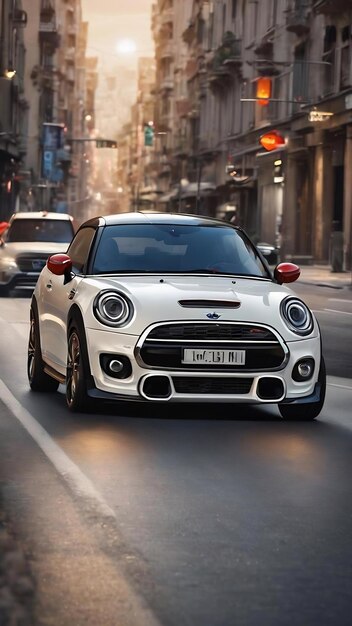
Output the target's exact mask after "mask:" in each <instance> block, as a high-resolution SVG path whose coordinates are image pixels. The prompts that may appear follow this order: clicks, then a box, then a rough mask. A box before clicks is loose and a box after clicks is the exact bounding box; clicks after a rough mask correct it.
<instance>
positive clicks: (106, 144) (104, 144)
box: [95, 139, 117, 149]
mask: <svg viewBox="0 0 352 626" xmlns="http://www.w3.org/2000/svg"><path fill="white" fill-rule="evenodd" d="M95 145H96V147H97V148H115V149H116V148H117V141H113V140H112V139H96V140H95Z"/></svg>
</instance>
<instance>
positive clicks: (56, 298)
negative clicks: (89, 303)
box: [40, 227, 96, 373]
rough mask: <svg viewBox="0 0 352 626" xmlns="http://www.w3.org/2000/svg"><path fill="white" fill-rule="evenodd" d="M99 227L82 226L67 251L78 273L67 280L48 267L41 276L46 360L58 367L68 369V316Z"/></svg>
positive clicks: (42, 336)
mask: <svg viewBox="0 0 352 626" xmlns="http://www.w3.org/2000/svg"><path fill="white" fill-rule="evenodd" d="M95 233H96V229H95V228H92V227H81V229H80V230H79V231H78V232H77V234H76V236H75V238H74V239H73V241H72V243H71V245H70V247H69V249H68V251H67V254H68V255H69V256H70V257H71V259H72V272H73V274H74V277H73V278H72V280H70V281H69V282H66V280H65V277H64V276H56V275H55V274H52V273H51V272H50V271H49V270H48V269H47V268H45V270H44V272H45V273H43V279H44V280H41V293H40V330H41V345H42V354H43V358H44V360H45V361H46V362H47V363H48V364H49V365H51V366H52V367H54V368H55V369H56V370H57V371H59V372H61V373H65V371H66V358H67V316H68V312H69V309H70V308H71V306H72V294H73V293H74V292H75V291H76V290H77V289H78V286H79V284H80V282H81V281H82V280H84V268H85V266H86V263H87V259H88V256H89V252H90V249H91V246H92V243H93V240H94V236H95Z"/></svg>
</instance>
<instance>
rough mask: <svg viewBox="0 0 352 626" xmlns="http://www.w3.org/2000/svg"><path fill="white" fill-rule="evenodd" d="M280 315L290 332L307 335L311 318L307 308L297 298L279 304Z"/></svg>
mask: <svg viewBox="0 0 352 626" xmlns="http://www.w3.org/2000/svg"><path fill="white" fill-rule="evenodd" d="M281 314H282V317H283V318H284V320H285V322H286V324H287V326H288V327H289V329H290V330H293V332H295V333H297V335H309V334H310V333H311V332H312V330H313V317H312V314H311V312H310V310H309V309H308V307H307V306H306V305H305V304H304V302H302V301H301V300H299V299H298V298H286V299H285V300H283V302H282V303H281Z"/></svg>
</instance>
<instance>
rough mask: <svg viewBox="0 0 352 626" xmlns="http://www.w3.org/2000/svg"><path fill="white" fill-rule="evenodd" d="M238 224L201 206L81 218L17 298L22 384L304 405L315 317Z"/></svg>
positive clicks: (321, 369)
mask: <svg viewBox="0 0 352 626" xmlns="http://www.w3.org/2000/svg"><path fill="white" fill-rule="evenodd" d="M299 274H300V270H299V268H298V267H297V266H296V265H293V264H291V263H281V264H280V265H278V266H277V267H276V268H275V270H274V274H273V275H272V274H271V272H270V270H269V267H268V265H267V263H266V261H265V259H264V257H263V256H262V255H261V253H260V252H259V251H258V250H257V249H256V248H255V246H254V245H253V244H252V243H251V241H250V240H249V239H248V237H247V236H246V234H245V233H244V232H243V231H242V230H241V229H239V228H237V227H235V226H233V225H231V224H229V223H227V222H221V221H217V220H212V219H209V218H205V217H199V216H194V215H182V214H168V213H124V214H120V215H109V216H106V217H97V218H94V219H91V220H89V221H87V222H85V223H84V224H83V225H82V226H81V227H80V229H79V230H78V232H77V233H76V235H75V237H74V239H73V241H72V243H71V245H70V246H69V248H68V250H67V254H54V255H53V256H51V257H49V259H48V261H47V264H46V267H45V268H44V269H43V270H42V272H41V274H40V277H39V280H38V282H37V285H36V288H35V291H34V293H33V298H32V302H31V326H30V336H29V346H28V377H29V383H30V386H31V388H32V390H33V391H55V390H56V389H57V388H58V385H59V383H65V384H66V398H67V404H68V407H69V408H70V409H71V410H72V411H83V410H85V409H87V408H88V407H90V406H91V404H92V400H93V399H96V400H98V399H99V400H108V401H115V400H116V401H118V402H121V401H122V400H129V401H136V400H139V401H144V402H148V401H149V402H164V403H167V402H207V403H208V402H213V403H217V402H228V403H256V404H270V403H271V404H273V403H275V404H277V405H278V407H279V410H280V413H281V415H282V416H283V417H284V418H287V419H298V420H310V419H314V418H315V417H316V416H317V415H318V414H319V412H320V411H321V409H322V406H323V403H324V397H325V388H326V374H325V366H324V360H323V357H322V354H321V338H320V332H319V327H318V324H317V322H316V320H315V318H314V316H313V314H312V313H311V311H310V310H309V309H308V307H307V306H306V305H305V304H304V303H303V302H302V301H301V300H300V299H299V298H298V297H297V296H296V295H295V294H294V293H293V292H292V291H291V290H290V289H289V288H287V287H286V286H283V283H291V282H293V281H294V280H296V279H297V278H298V276H299Z"/></svg>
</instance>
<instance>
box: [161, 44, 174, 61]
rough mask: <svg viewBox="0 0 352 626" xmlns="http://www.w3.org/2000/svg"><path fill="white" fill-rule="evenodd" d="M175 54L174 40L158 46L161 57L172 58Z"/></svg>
mask: <svg viewBox="0 0 352 626" xmlns="http://www.w3.org/2000/svg"><path fill="white" fill-rule="evenodd" d="M173 56H174V44H173V41H165V42H163V43H161V44H160V45H159V46H158V57H159V59H172V58H173Z"/></svg>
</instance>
